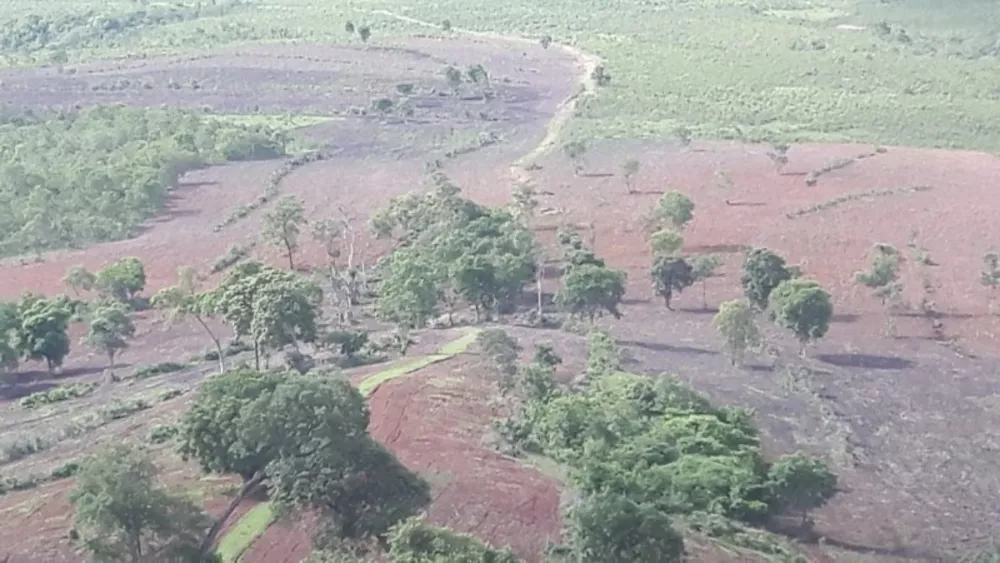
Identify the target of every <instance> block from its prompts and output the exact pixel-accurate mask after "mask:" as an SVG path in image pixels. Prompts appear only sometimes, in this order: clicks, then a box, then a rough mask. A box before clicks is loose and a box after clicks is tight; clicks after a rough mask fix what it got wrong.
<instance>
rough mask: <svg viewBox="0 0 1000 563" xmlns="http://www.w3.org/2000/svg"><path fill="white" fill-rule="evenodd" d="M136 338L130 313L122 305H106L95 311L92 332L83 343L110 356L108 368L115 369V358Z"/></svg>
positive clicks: (91, 321) (91, 323) (112, 303)
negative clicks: (130, 340)
mask: <svg viewBox="0 0 1000 563" xmlns="http://www.w3.org/2000/svg"><path fill="white" fill-rule="evenodd" d="M134 336H135V325H134V324H132V319H131V318H129V316H128V311H127V310H126V309H125V307H124V306H122V305H121V304H120V303H117V302H111V303H108V304H104V305H102V306H100V307H98V308H97V310H96V311H94V314H93V318H92V319H91V320H90V330H89V331H88V332H87V335H86V336H84V337H83V343H84V344H85V345H87V346H90V347H91V348H94V349H95V350H98V351H100V352H104V353H105V354H107V356H108V367H110V368H114V367H115V356H116V355H117V354H118V352H120V351H122V350H124V349H125V348H128V341H129V339H131V338H132V337H134Z"/></svg>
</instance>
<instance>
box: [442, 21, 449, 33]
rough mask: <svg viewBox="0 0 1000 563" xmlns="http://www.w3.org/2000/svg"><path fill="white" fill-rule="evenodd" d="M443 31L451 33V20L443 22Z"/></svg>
mask: <svg viewBox="0 0 1000 563" xmlns="http://www.w3.org/2000/svg"><path fill="white" fill-rule="evenodd" d="M441 30H442V31H444V32H445V33H447V32H449V31H451V20H448V19H446V20H444V21H442V22H441Z"/></svg>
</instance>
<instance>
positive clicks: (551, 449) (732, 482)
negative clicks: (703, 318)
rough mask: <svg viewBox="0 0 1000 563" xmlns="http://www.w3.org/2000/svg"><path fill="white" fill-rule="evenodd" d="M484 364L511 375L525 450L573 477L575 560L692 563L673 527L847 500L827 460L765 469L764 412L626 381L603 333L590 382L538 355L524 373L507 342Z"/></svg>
mask: <svg viewBox="0 0 1000 563" xmlns="http://www.w3.org/2000/svg"><path fill="white" fill-rule="evenodd" d="M480 343H481V344H482V345H483V350H484V355H485V356H486V357H487V358H489V359H490V360H491V362H492V363H493V365H494V366H495V368H496V369H497V370H498V371H499V372H501V373H504V374H506V375H507V377H506V378H505V380H506V381H509V382H511V384H510V385H508V386H507V387H508V388H509V389H511V390H513V391H514V396H515V397H517V400H516V404H517V405H518V407H517V408H516V410H515V413H514V414H513V416H511V417H509V418H506V419H501V420H499V421H498V422H497V428H498V430H499V431H500V433H501V434H502V435H503V436H504V437H506V439H507V440H509V442H510V443H511V444H513V445H514V446H516V447H518V448H520V449H522V450H525V451H529V452H536V453H540V454H544V455H546V456H549V457H551V458H553V459H555V460H557V461H559V462H561V463H564V464H566V465H567V466H568V467H569V468H570V470H571V471H570V476H571V480H572V482H573V484H574V485H575V487H576V488H577V489H578V491H579V493H580V495H581V497H582V498H581V499H580V500H579V501H578V502H577V503H576V504H575V506H572V507H570V509H569V511H568V514H567V515H566V523H567V534H566V537H565V540H566V543H565V545H563V546H561V547H560V548H559V549H558V550H557V551H558V552H559V553H561V554H562V555H563V556H565V557H566V560H571V561H634V562H657V563H662V562H669V561H681V560H682V556H683V552H684V548H683V539H682V537H681V535H680V533H678V532H677V531H676V530H675V529H674V527H673V525H672V523H671V519H672V518H674V517H677V516H681V515H686V516H690V515H709V516H712V517H722V518H726V519H732V520H736V521H740V522H743V523H746V524H748V525H753V526H759V525H764V524H767V523H768V522H770V521H771V520H773V519H775V518H781V517H789V516H791V517H795V518H797V519H799V520H800V522H801V523H802V524H805V523H806V521H807V515H808V512H809V511H810V510H811V509H813V508H816V507H818V506H822V505H823V504H824V503H825V502H826V501H827V500H828V499H830V498H831V497H832V496H833V495H834V494H835V493H836V490H837V488H836V484H837V479H836V476H835V475H834V474H832V473H831V472H830V471H829V470H828V469H827V467H826V466H825V465H824V464H823V463H822V462H820V461H819V460H816V459H813V458H810V457H808V456H804V455H800V454H796V455H791V456H785V457H781V458H779V459H778V460H775V461H773V462H772V461H768V460H766V459H764V457H763V455H762V453H761V449H760V443H759V439H758V435H757V430H756V428H755V427H754V426H753V424H752V422H751V420H752V413H751V412H749V411H747V410H745V409H740V408H730V407H723V408H715V407H713V406H711V405H710V404H709V403H708V401H707V400H706V399H705V398H703V397H701V396H700V395H698V394H696V393H694V392H693V391H691V390H690V389H688V388H686V387H685V386H683V385H682V384H680V383H679V382H678V381H676V380H675V379H673V378H669V377H664V378H660V379H658V380H651V379H649V378H646V377H641V376H635V375H630V374H626V373H623V372H622V371H621V362H620V356H619V350H618V349H617V347H616V345H615V343H614V340H613V338H612V337H611V336H610V335H609V334H608V333H606V332H603V331H595V332H593V333H592V334H591V346H590V356H589V358H588V362H587V366H586V369H585V373H584V374H583V377H582V378H580V379H579V381H580V383H579V384H578V385H576V386H573V387H570V388H564V387H562V386H560V385H559V384H558V383H557V382H556V381H555V379H554V378H553V373H554V366H555V365H557V364H558V362H559V359H558V357H556V356H555V354H554V353H553V352H552V350H551V348H549V347H537V348H536V353H535V359H534V361H533V362H532V363H531V364H529V365H524V366H518V365H517V364H516V362H517V356H518V350H519V346H518V344H517V342H516V340H514V339H512V338H510V337H509V336H508V335H506V334H502V333H501V331H488V333H484V334H483V335H481V337H480Z"/></svg>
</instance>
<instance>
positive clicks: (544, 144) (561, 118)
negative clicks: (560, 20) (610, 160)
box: [370, 10, 601, 183]
mask: <svg viewBox="0 0 1000 563" xmlns="http://www.w3.org/2000/svg"><path fill="white" fill-rule="evenodd" d="M370 13H372V14H378V15H382V16H388V17H390V18H395V19H397V20H400V21H404V22H407V23H412V24H414V25H419V26H422V27H429V28H440V24H436V23H433V22H429V21H425V20H421V19H417V18H413V17H410V16H405V15H402V14H397V13H395V12H390V11H388V10H372V11H371V12H370ZM451 30H452V31H454V32H457V33H461V34H464V35H469V36H472V37H479V38H482V39H493V40H498V41H504V42H509V43H520V44H531V45H534V44H536V43H538V40H536V39H532V38H529V37H524V36H520V35H505V34H501V33H493V32H490V31H476V30H473V29H464V28H461V27H452V28H451ZM553 45H555V46H557V47H558V48H559V49H562V50H563V51H565V52H566V53H568V54H569V55H571V56H572V57H573V58H575V59H576V60H577V64H578V66H579V73H578V75H577V84H578V86H579V89H578V90H577V92H576V93H574V94H573V95H572V96H570V97H569V98H567V99H566V100H564V101H563V102H562V103H561V104H560V105H559V108H558V109H557V110H556V112H555V113H554V114H553V115H552V118H551V119H549V122H548V124H547V125H546V127H545V137H543V138H542V140H541V141H540V142H539V143H538V145H537V146H535V148H533V149H532V150H531V151H530V152H528V153H527V154H525V155H524V156H522V157H521V158H519V159H518V160H517V161H516V162H515V163H514V164H512V165H511V168H510V170H511V174H512V175H513V177H514V181H515V182H516V183H527V182H530V181H531V175H530V174H529V173H528V171H527V169H526V167H527V166H529V165H530V164H532V163H534V162H535V161H536V160H538V159H539V158H541V157H543V156H545V155H546V154H548V153H549V151H551V150H552V149H553V148H555V146H556V144H557V143H558V142H559V137H560V136H561V135H562V133H563V129H565V128H566V125H567V124H568V123H569V120H570V118H572V117H573V112H574V111H576V105H577V102H578V101H579V100H580V98H582V97H584V96H590V95H593V94H594V92H595V90H596V88H597V81H596V79H595V78H594V70H595V69H596V68H597V66H598V65H600V64H601V59H600V57H598V56H597V55H594V54H592V53H588V52H586V51H583V50H581V49H578V48H576V47H574V46H572V45H566V44H564V43H553Z"/></svg>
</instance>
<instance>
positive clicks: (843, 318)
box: [830, 313, 861, 323]
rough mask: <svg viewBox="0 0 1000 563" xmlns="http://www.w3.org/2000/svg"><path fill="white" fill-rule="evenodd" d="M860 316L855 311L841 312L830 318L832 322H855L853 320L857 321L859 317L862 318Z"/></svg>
mask: <svg viewBox="0 0 1000 563" xmlns="http://www.w3.org/2000/svg"><path fill="white" fill-rule="evenodd" d="M860 318H861V317H860V316H859V315H855V314H853V313H841V314H838V315H834V316H833V317H831V318H830V322H834V323H853V322H857V321H858V319H860Z"/></svg>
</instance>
